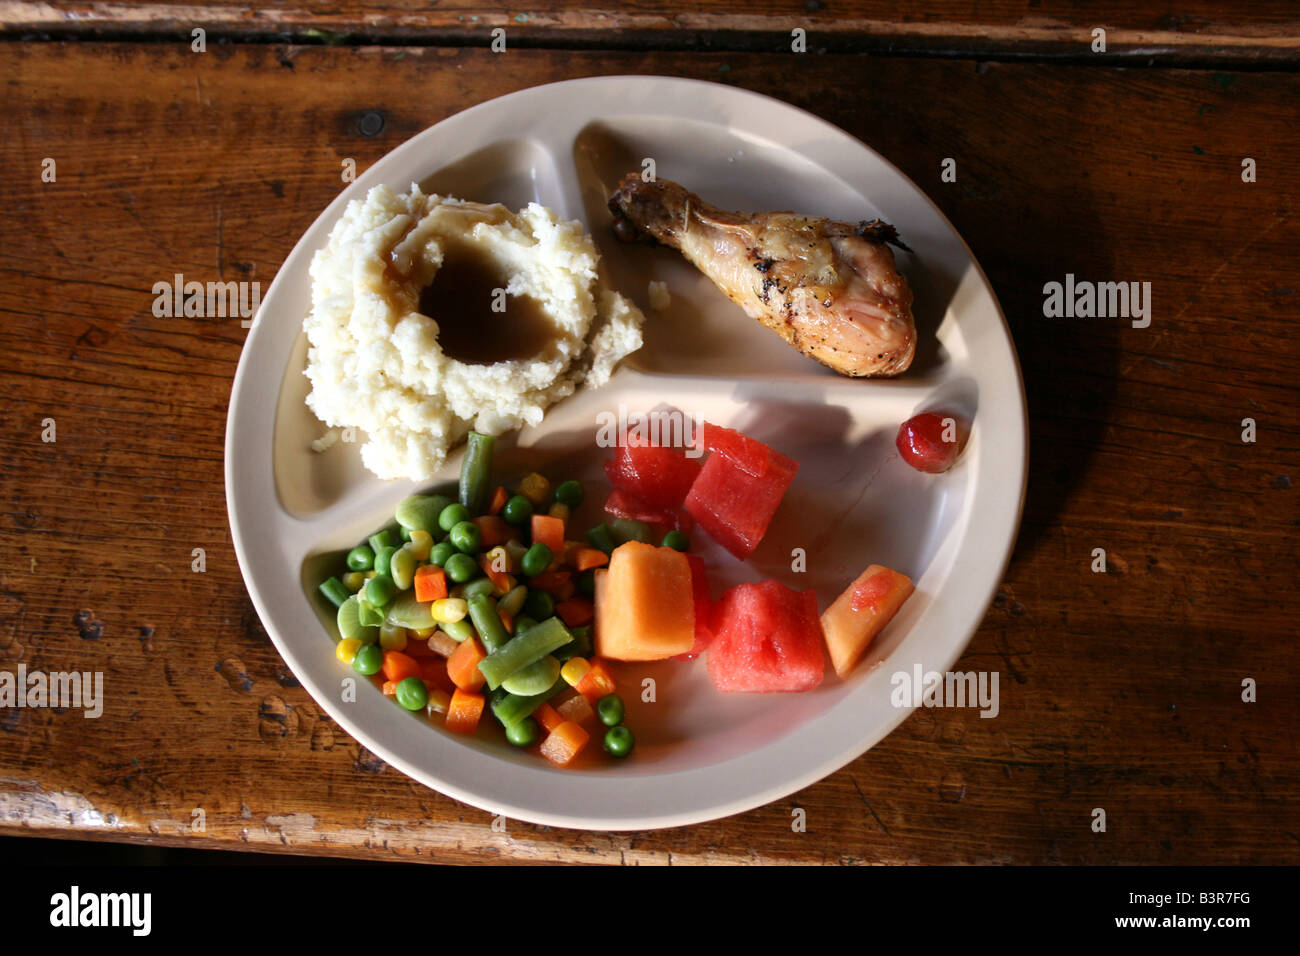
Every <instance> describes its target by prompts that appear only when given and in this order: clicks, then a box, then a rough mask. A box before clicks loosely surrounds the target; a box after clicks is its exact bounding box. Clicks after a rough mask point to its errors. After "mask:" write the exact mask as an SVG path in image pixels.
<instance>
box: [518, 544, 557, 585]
mask: <svg viewBox="0 0 1300 956" xmlns="http://www.w3.org/2000/svg"><path fill="white" fill-rule="evenodd" d="M554 558H555V553H554V552H553V551H552V550H551V549H550V548H548V547H547V546H546V545H544V544H542V542H540V541H538V542H537V543H536V544H535V545H533V546H532V547H531V548H529V549H528V550H527V551H526V552H524V559H523V561H521V562H520V565H521V566H522V568H523V572H524V574H526V575H528V576H529V577H530V578H531V577H533V576H535V575H538V574H542V573H543V572H545V570H546V569H547V568H549V567H550V566H551V561H552V560H554Z"/></svg>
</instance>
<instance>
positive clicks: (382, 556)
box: [375, 545, 397, 575]
mask: <svg viewBox="0 0 1300 956" xmlns="http://www.w3.org/2000/svg"><path fill="white" fill-rule="evenodd" d="M396 553H397V549H396V548H394V547H392V546H391V545H385V546H384V547H382V548H380V549H379V550H378V551H376V552H375V574H379V575H385V574H388V562H389V561H391V560H392V558H393V555H394V554H396Z"/></svg>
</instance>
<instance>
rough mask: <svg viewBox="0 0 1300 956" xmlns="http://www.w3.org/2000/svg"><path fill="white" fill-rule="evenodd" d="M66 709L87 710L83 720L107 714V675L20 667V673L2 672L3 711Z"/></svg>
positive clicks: (0, 691)
mask: <svg viewBox="0 0 1300 956" xmlns="http://www.w3.org/2000/svg"><path fill="white" fill-rule="evenodd" d="M4 707H66V708H68V709H72V708H84V709H85V713H84V714H82V715H81V716H82V717H98V716H99V715H100V714H102V713H103V712H104V672H103V671H85V672H81V671H71V672H65V671H52V672H50V673H49V674H46V673H44V672H43V671H28V670H27V665H26V664H19V665H18V673H16V674H15V673H12V672H10V671H0V708H4Z"/></svg>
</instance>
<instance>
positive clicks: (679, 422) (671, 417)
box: [596, 404, 704, 458]
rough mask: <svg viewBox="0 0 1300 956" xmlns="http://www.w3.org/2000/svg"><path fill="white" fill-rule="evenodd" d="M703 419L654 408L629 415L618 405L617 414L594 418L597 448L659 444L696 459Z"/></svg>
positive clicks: (700, 448)
mask: <svg viewBox="0 0 1300 956" xmlns="http://www.w3.org/2000/svg"><path fill="white" fill-rule="evenodd" d="M703 427H704V416H703V415H701V414H698V413H697V414H692V413H690V412H682V411H678V410H677V409H675V408H674V409H671V410H666V409H655V410H653V411H649V412H629V411H628V409H627V406H626V405H623V404H620V405H619V406H618V411H617V412H610V411H603V412H598V413H597V415H596V447H598V448H623V447H626V446H627V445H628V443H629V442H631V443H632V444H635V445H658V446H662V447H664V448H684V449H685V450H686V452H685V453H686V457H687V458H699V457H700V456H701V455H703V454H704V448H703V447H702V445H701V444H700V442H699V441H697V440H696V439H697V436H699V435H701V434H703V433H702V431H701V429H702V428H703Z"/></svg>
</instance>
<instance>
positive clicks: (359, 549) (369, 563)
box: [348, 544, 375, 571]
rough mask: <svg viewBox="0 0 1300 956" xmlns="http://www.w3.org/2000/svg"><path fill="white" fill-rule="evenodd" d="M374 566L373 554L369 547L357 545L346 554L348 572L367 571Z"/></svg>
mask: <svg viewBox="0 0 1300 956" xmlns="http://www.w3.org/2000/svg"><path fill="white" fill-rule="evenodd" d="M374 566H375V552H374V551H372V550H370V545H368V544H359V545H357V546H356V547H355V548H353V549H352V550H351V551H349V552H348V570H349V571H369V570H370V569H371V568H373V567H374Z"/></svg>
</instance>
